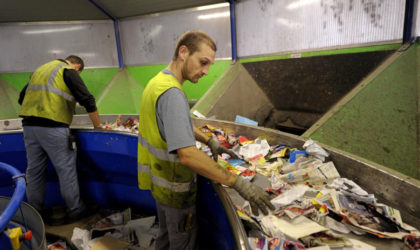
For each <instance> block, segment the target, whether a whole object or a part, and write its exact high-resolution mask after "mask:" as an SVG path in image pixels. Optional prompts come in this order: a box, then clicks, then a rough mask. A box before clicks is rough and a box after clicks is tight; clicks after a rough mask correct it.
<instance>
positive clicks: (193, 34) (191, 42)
mask: <svg viewBox="0 0 420 250" xmlns="http://www.w3.org/2000/svg"><path fill="white" fill-rule="evenodd" d="M203 42H204V43H206V44H207V45H208V46H209V47H210V48H211V49H212V50H213V51H214V52H216V51H217V47H216V43H215V42H214V41H213V39H211V37H210V36H209V35H207V34H206V33H205V32H204V31H201V30H190V31H187V32H185V33H184V34H183V35H182V36H181V37H180V38H179V40H178V43H177V44H176V47H175V53H174V56H173V58H172V60H176V59H177V58H178V52H179V48H180V47H181V46H182V45H185V46H187V48H188V51H189V52H190V53H191V54H194V53H195V52H196V51H197V50H198V49H199V46H200V44H201V43H203Z"/></svg>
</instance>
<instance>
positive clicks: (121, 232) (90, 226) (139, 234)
mask: <svg viewBox="0 0 420 250" xmlns="http://www.w3.org/2000/svg"><path fill="white" fill-rule="evenodd" d="M102 212H103V213H105V214H108V215H107V216H99V214H98V215H97V216H95V217H93V218H91V219H90V220H89V222H87V223H86V227H85V228H83V229H82V228H79V227H74V228H73V234H72V237H71V245H68V244H67V243H66V241H65V240H58V241H56V242H52V243H51V244H49V245H48V250H65V249H74V248H76V249H78V250H103V249H154V244H155V241H154V239H155V238H156V237H157V232H158V224H157V222H156V217H155V216H148V217H142V216H133V215H132V212H131V209H130V208H127V209H125V210H124V211H113V212H112V213H109V212H108V211H105V210H104V211H102ZM95 219H98V220H95ZM90 221H92V223H90Z"/></svg>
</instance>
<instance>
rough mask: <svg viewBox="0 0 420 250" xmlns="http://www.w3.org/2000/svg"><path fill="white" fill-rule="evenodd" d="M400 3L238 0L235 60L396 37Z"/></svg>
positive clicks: (401, 19)
mask: <svg viewBox="0 0 420 250" xmlns="http://www.w3.org/2000/svg"><path fill="white" fill-rule="evenodd" d="M404 10H405V0H352V1H349V0H334V1H333V0H281V1H280V0H242V1H239V2H238V3H237V7H236V13H237V15H236V23H237V35H238V56H239V57H247V56H255V55H264V54H275V53H282V52H290V51H301V50H314V49H318V48H326V47H335V46H343V47H352V46H360V45H363V44H367V43H382V42H389V41H393V40H399V39H402V34H403V26H404Z"/></svg>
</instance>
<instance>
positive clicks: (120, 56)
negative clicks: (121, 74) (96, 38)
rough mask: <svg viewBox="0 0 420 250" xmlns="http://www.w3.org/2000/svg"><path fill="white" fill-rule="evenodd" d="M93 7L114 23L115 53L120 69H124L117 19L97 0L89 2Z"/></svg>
mask: <svg viewBox="0 0 420 250" xmlns="http://www.w3.org/2000/svg"><path fill="white" fill-rule="evenodd" d="M89 2H91V3H92V4H93V5H95V6H96V7H97V8H98V9H100V10H101V11H102V12H103V13H104V14H105V15H107V16H108V17H109V18H110V19H112V21H113V22H114V32H115V40H116V42H117V53H118V64H119V67H120V69H122V68H123V67H124V63H123V57H122V51H121V39H120V28H119V23H118V19H117V18H116V17H114V16H113V15H112V14H111V13H109V11H107V10H106V9H105V8H104V7H103V6H102V5H101V4H100V3H99V2H98V1H97V0H89Z"/></svg>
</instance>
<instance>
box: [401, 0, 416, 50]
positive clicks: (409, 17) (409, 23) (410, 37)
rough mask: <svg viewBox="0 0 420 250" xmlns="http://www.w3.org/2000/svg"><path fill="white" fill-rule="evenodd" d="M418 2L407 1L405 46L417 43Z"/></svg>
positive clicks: (404, 33) (404, 30)
mask: <svg viewBox="0 0 420 250" xmlns="http://www.w3.org/2000/svg"><path fill="white" fill-rule="evenodd" d="M416 5H417V1H416V0H406V1H405V14H404V29H403V44H406V43H409V44H412V43H414V41H415V27H416V24H415V13H414V12H415V10H416V7H417V6H416Z"/></svg>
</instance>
